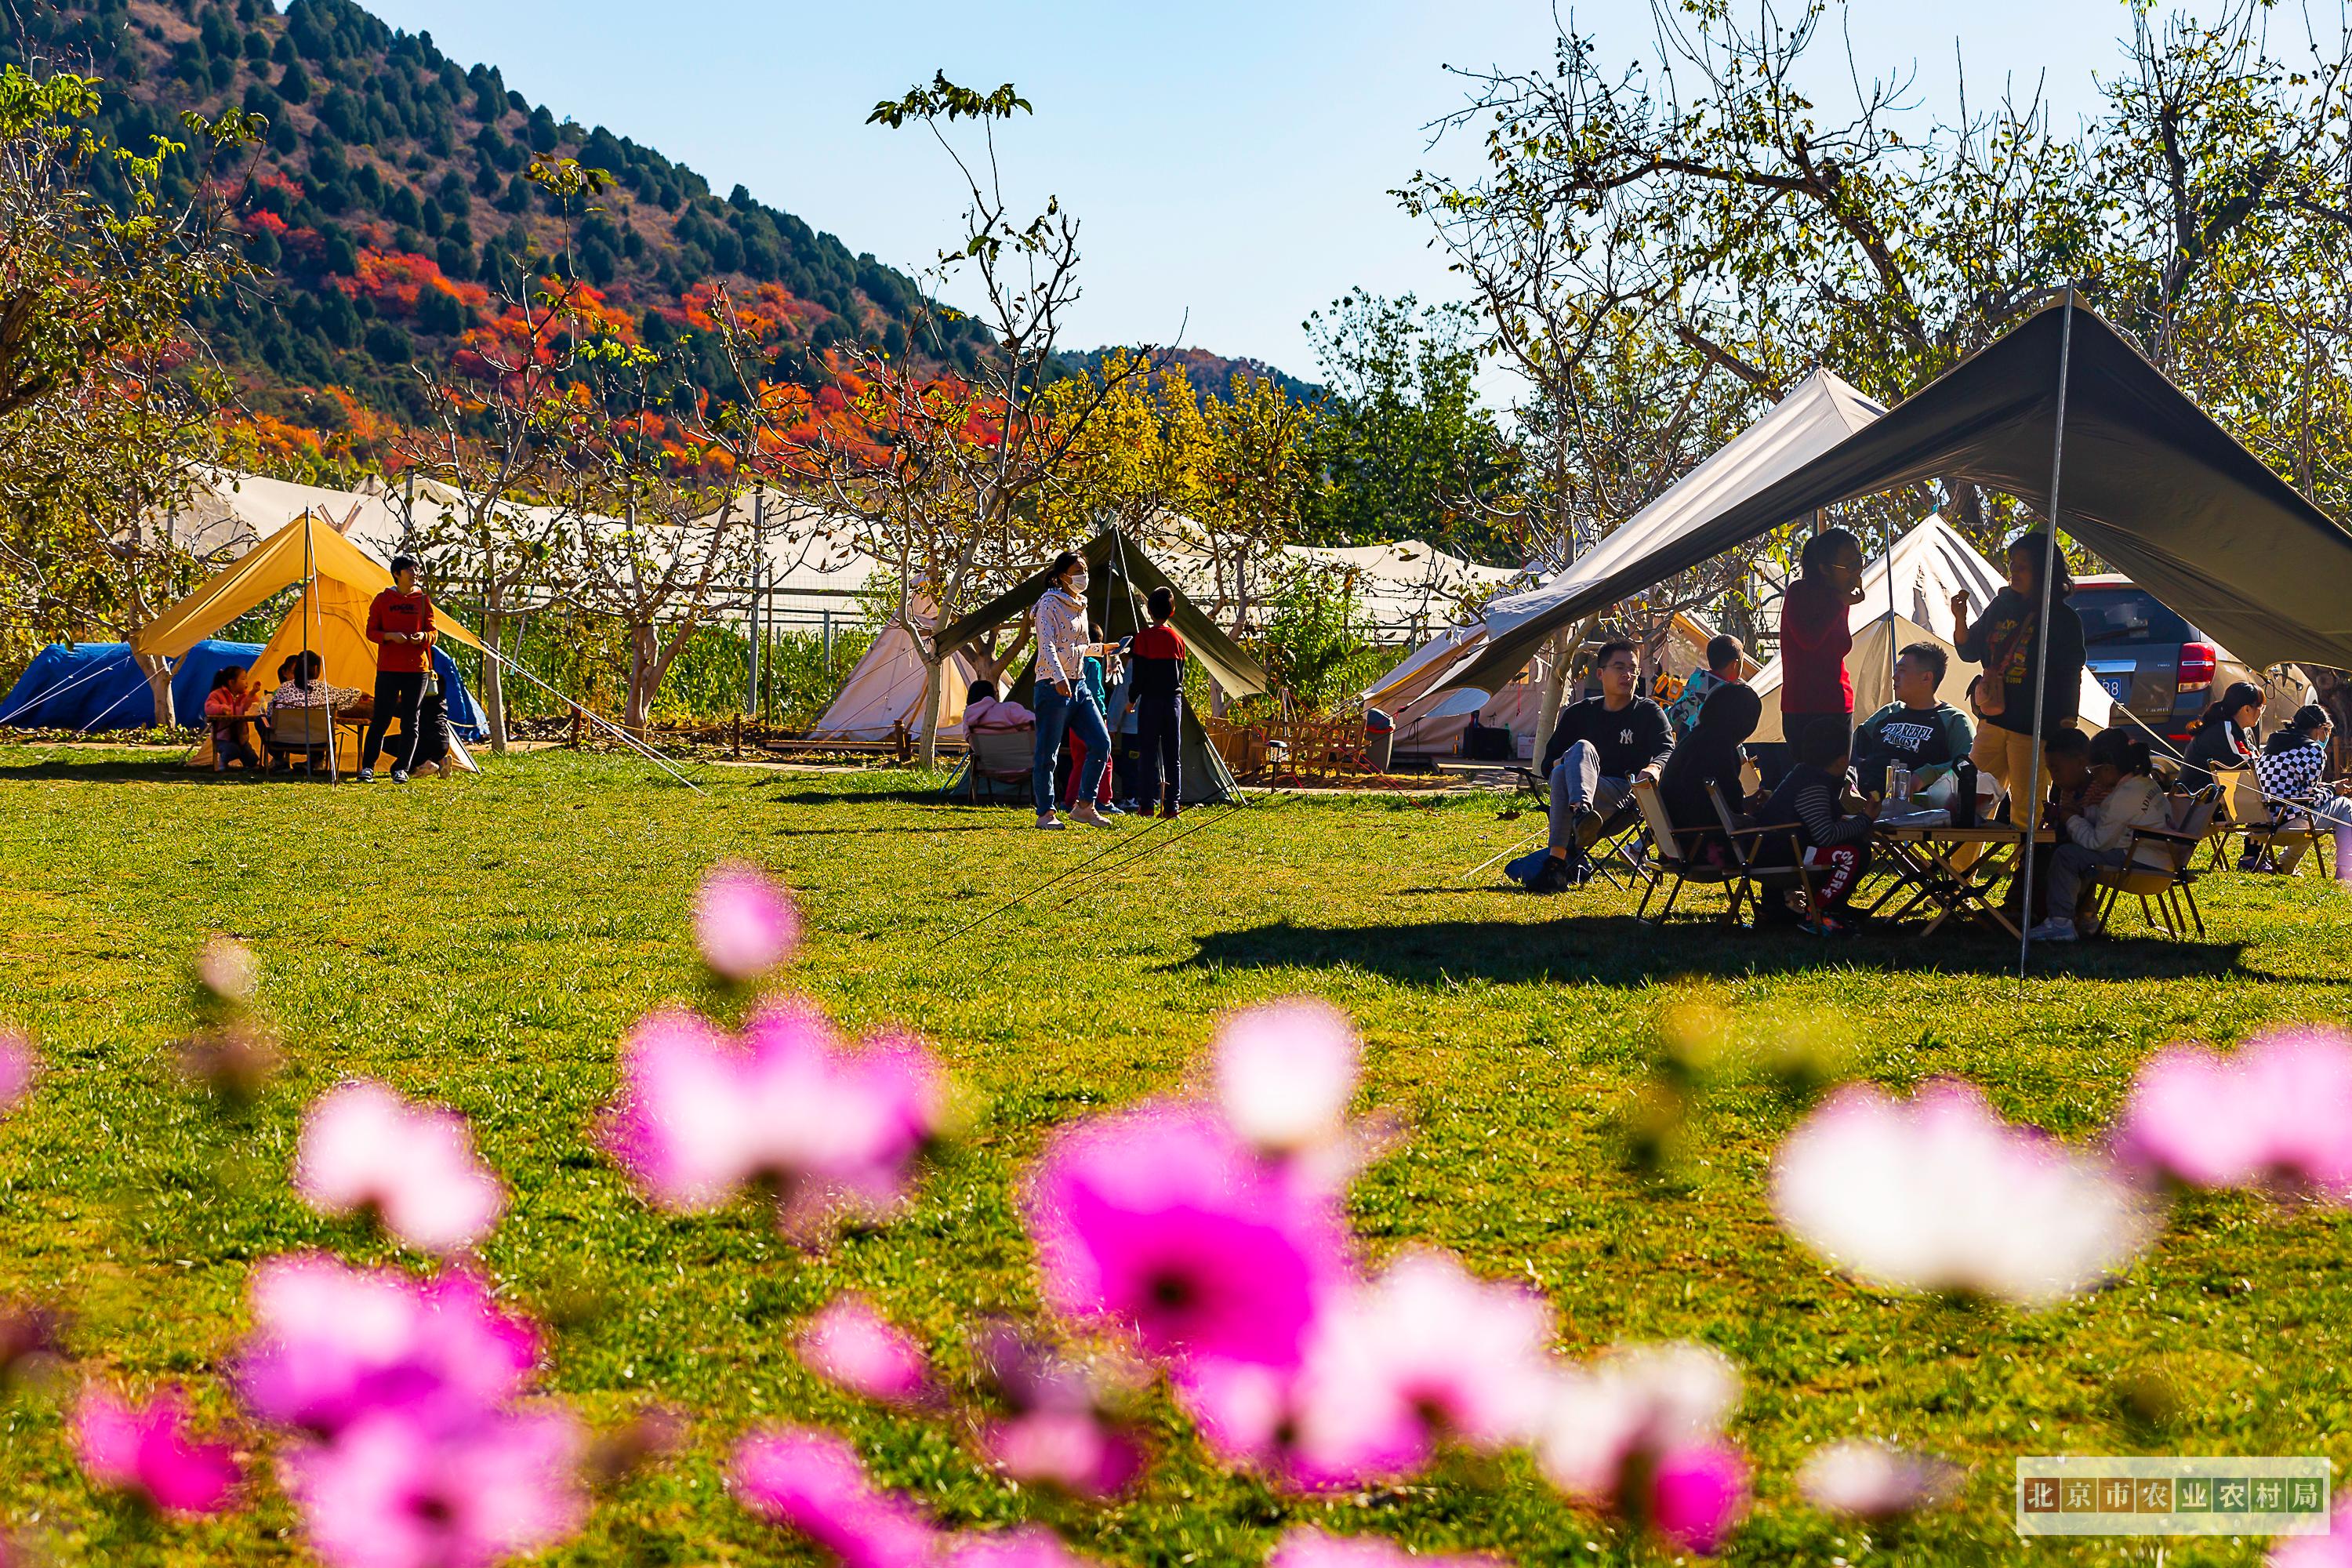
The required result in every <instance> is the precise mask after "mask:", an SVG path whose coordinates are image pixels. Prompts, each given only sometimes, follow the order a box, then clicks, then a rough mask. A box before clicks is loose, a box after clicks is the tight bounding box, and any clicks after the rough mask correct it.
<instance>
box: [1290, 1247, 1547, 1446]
mask: <svg viewBox="0 0 2352 1568" xmlns="http://www.w3.org/2000/svg"><path fill="white" fill-rule="evenodd" d="M1551 1332H1552V1312H1551V1307H1550V1304H1549V1302H1547V1301H1546V1300H1543V1298H1542V1297H1540V1296H1538V1295H1536V1294H1534V1293H1532V1292H1530V1291H1528V1290H1525V1289H1520V1288H1519V1287H1517V1286H1515V1285H1508V1284H1490V1283H1488V1282H1486V1281H1485V1280H1481V1279H1476V1278H1475V1277H1473V1276H1472V1275H1471V1274H1470V1273H1469V1272H1468V1271H1467V1270H1465V1268H1463V1267H1462V1266H1461V1264H1460V1263H1458V1262H1457V1261H1455V1260H1454V1258H1452V1257H1451V1256H1450V1255H1448V1254H1445V1253H1442V1252H1435V1251H1430V1250H1426V1249H1419V1248H1416V1249H1412V1250H1409V1251H1406V1252H1404V1253H1402V1254H1400V1255H1399V1256H1398V1257H1397V1258H1396V1259H1395V1260H1394V1261H1393V1262H1391V1264H1390V1265H1389V1266H1388V1268H1386V1269H1385V1270H1384V1271H1383V1272H1382V1273H1381V1276H1380V1277H1379V1278H1378V1279H1375V1280H1373V1281H1372V1282H1371V1283H1370V1284H1369V1285H1366V1286H1364V1287H1361V1288H1360V1289H1355V1290H1352V1291H1350V1292H1349V1293H1347V1294H1346V1295H1344V1296H1342V1297H1340V1298H1339V1300H1336V1301H1335V1302H1334V1304H1333V1305H1332V1306H1331V1307H1330V1308H1329V1309H1328V1310H1326V1311H1324V1312H1323V1313H1322V1315H1321V1316H1320V1317H1319V1318H1318V1320H1317V1321H1316V1324H1315V1327H1314V1330H1313V1331H1312V1332H1311V1334H1310V1335H1309V1338H1308V1342H1307V1354H1306V1362H1305V1365H1304V1367H1303V1368H1302V1370H1301V1372H1300V1374H1299V1378H1298V1384H1297V1392H1296V1394H1295V1398H1296V1401H1297V1436H1296V1446H1297V1447H1296V1453H1295V1456H1294V1459H1293V1463H1294V1466H1295V1468H1297V1471H1298V1473H1299V1475H1300V1477H1301V1479H1306V1480H1308V1481H1310V1482H1314V1483H1318V1484H1323V1483H1328V1484H1343V1485H1344V1484H1352V1483H1354V1482H1358V1481H1361V1480H1366V1479H1373V1478H1383V1477H1396V1476H1402V1475H1408V1474H1411V1473H1412V1472H1414V1471H1417V1470H1419V1469H1421V1468H1423V1467H1424V1466H1426V1465H1427V1464H1428V1463H1429V1461H1430V1459H1431V1458H1432V1456H1433V1452H1434V1450H1435V1447H1436V1446H1437V1445H1438V1444H1439V1443H1440V1442H1442V1441H1454V1442H1459V1443H1462V1444H1463V1445H1465V1447H1471V1448H1474V1449H1476V1450H1478V1451H1480V1452H1483V1453H1495V1452H1498V1451H1500V1450H1501V1449H1503V1448H1506V1447H1510V1446H1512V1445H1513V1444H1516V1443H1518V1442H1521V1441H1523V1440H1525V1439H1526V1438H1528V1437H1529V1436H1532V1435H1533V1433H1534V1431H1535V1429H1536V1427H1537V1426H1538V1423H1539V1422H1540V1420H1541V1418H1542V1416H1543V1415H1544V1409H1545V1403H1546V1395H1547V1394H1548V1392H1549V1383H1550V1378H1551Z"/></svg>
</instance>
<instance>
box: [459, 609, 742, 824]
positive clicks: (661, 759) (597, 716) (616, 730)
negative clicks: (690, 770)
mask: <svg viewBox="0 0 2352 1568" xmlns="http://www.w3.org/2000/svg"><path fill="white" fill-rule="evenodd" d="M482 653H483V655H484V657H486V658H494V659H497V660H498V661H499V668H502V669H511V670H513V671H514V672H515V673H516V674H517V675H520V676H521V677H522V678H523V679H525V680H528V681H530V683H531V684H532V685H533V686H536V687H538V688H539V689H541V691H544V692H546V693H547V694H548V695H549V696H551V697H553V698H555V699H556V700H559V701H561V702H562V703H563V704H564V705H565V706H567V707H569V708H571V709H572V710H574V711H575V712H577V713H579V714H580V715H581V716H582V717H583V718H584V719H586V720H587V721H589V722H591V723H593V724H596V725H599V726H601V727H602V728H604V730H606V731H610V732H611V733H612V734H614V735H615V736H617V737H618V738H619V739H620V741H621V742H622V743H623V744H625V745H626V746H628V747H630V748H631V749H633V750H634V751H635V752H638V753H639V754H641V755H643V756H645V757H646V758H647V759H649V760H650V761H652V763H654V764H655V765H656V767H658V768H660V769H661V771H662V772H664V773H667V774H668V775H669V776H670V777H672V778H674V779H676V780H677V782H678V783H680V784H684V785H685V786H686V787H687V788H688V789H690V790H692V791H693V792H694V793H695V794H697V795H701V794H704V793H705V791H704V790H703V787H702V786H701V785H700V784H696V783H695V782H694V781H693V780H692V779H690V778H688V777H687V776H686V775H685V774H684V773H679V772H678V771H677V769H676V768H674V767H672V766H670V763H669V759H668V758H667V757H665V756H663V755H662V754H661V753H660V752H656V751H655V750H654V749H653V748H652V747H651V746H649V745H647V744H646V743H645V742H643V741H640V740H638V739H637V738H636V737H635V735H632V734H630V733H629V732H628V731H626V730H624V729H622V728H621V727H620V726H619V725H618V724H615V723H614V722H613V721H611V720H609V719H607V718H605V717H604V715H603V714H602V713H599V712H597V711H596V710H594V709H593V708H591V707H589V706H588V705H587V704H586V703H584V702H583V701H581V700H578V699H577V698H573V697H566V696H565V695H564V694H563V693H562V692H561V691H558V690H557V689H555V688H554V687H552V686H550V685H549V684H548V683H547V682H546V681H544V680H541V679H540V678H539V677H538V676H536V675H533V674H532V673H531V672H530V670H528V669H526V668H523V667H522V666H521V665H520V664H517V663H516V662H515V661H514V660H513V659H510V658H507V657H506V656H505V655H504V654H501V653H499V651H498V650H496V649H495V648H492V647H490V646H489V645H488V644H487V643H485V644H484V645H482Z"/></svg>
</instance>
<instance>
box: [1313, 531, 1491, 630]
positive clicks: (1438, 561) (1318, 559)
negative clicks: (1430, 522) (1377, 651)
mask: <svg viewBox="0 0 2352 1568" xmlns="http://www.w3.org/2000/svg"><path fill="white" fill-rule="evenodd" d="M1282 553H1283V556H1284V558H1285V560H1286V562H1288V563H1289V564H1290V565H1292V566H1293V567H1295V568H1297V569H1300V570H1303V571H1308V572H1315V573H1319V574H1323V575H1324V576H1326V577H1328V578H1330V579H1332V580H1334V581H1335V582H1339V583H1342V584H1345V585H1346V587H1347V589H1348V591H1349V595H1350V596H1351V597H1352V598H1353V600H1354V603H1355V614H1356V618H1357V620H1358V621H1359V622H1360V624H1361V625H1362V626H1365V627H1366V628H1367V629H1369V630H1370V631H1371V632H1373V633H1374V634H1375V635H1378V634H1381V633H1387V634H1391V635H1401V636H1403V637H1412V636H1417V635H1419V634H1420V632H1421V631H1423V629H1425V628H1426V627H1427V626H1429V625H1430V624H1431V623H1432V622H1444V621H1450V620H1452V619H1453V618H1454V616H1457V615H1460V614H1461V613H1462V611H1463V609H1464V607H1465V605H1475V603H1476V601H1477V600H1478V599H1479V598H1480V597H1481V596H1482V595H1486V594H1489V593H1492V592H1493V591H1494V590H1496V589H1497V588H1499V587H1501V586H1502V585H1503V584H1506V583H1509V582H1512V581H1513V580H1515V579H1517V578H1518V577H1521V576H1524V575H1526V574H1525V573H1524V571H1522V570H1521V569H1519V568H1517V567H1510V566H1482V565H1480V564H1479V563H1476V562H1475V561H1466V560H1465V559H1463V558H1462V557H1461V556H1459V555H1450V554H1448V553H1446V552H1444V551H1443V550H1440V549H1438V548H1437V547H1436V546H1435V545H1433V544H1429V543H1426V542H1423V541H1422V540H1418V539H1400V540H1395V541H1392V542H1389V543H1386V544H1345V545H1310V544H1290V545H1285V546H1284V547H1283V552H1282Z"/></svg>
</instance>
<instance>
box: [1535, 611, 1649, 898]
mask: <svg viewBox="0 0 2352 1568" xmlns="http://www.w3.org/2000/svg"><path fill="white" fill-rule="evenodd" d="M1600 675H1601V695H1600V696H1598V697H1588V698H1586V699H1585V700H1583V701H1581V702H1571V703H1570V704H1569V705H1568V706H1567V707H1565V708H1563V709H1561V710H1559V722H1558V723H1557V724H1555V725H1553V726H1552V731H1551V743H1550V744H1549V745H1548V746H1546V747H1545V748H1544V755H1543V765H1544V772H1545V773H1547V774H1549V776H1550V779H1551V847H1550V852H1549V854H1547V855H1546V856H1545V857H1544V860H1543V863H1542V864H1541V865H1540V866H1538V867H1537V868H1535V871H1534V874H1533V875H1532V876H1530V877H1528V891H1530V892H1537V893H1557V892H1559V891H1560V890H1561V889H1565V888H1571V887H1575V886H1577V885H1579V884H1580V883H1582V882H1584V881H1585V880H1586V879H1589V878H1590V877H1591V874H1592V867H1591V861H1590V860H1589V859H1587V858H1586V857H1585V850H1586V849H1587V848H1588V847H1591V844H1592V842H1593V840H1594V839H1596V838H1598V837H1600V834H1601V824H1602V823H1604V822H1605V821H1607V820H1608V818H1609V816H1611V814H1612V813H1613V812H1615V811H1616V809H1617V808H1618V807H1619V806H1621V805H1624V804H1625V800H1626V797H1627V796H1628V795H1631V794H1632V793H1633V781H1634V780H1635V779H1636V778H1638V777H1640V776H1641V775H1643V774H1644V773H1646V774H1648V775H1649V776H1651V777H1652V778H1655V777H1656V776H1657V773H1658V770H1659V769H1660V768H1663V767H1664V766H1665V763H1666V758H1667V757H1669V756H1671V755H1672V754H1673V753H1674V749H1675V728H1674V725H1673V723H1672V722H1671V721H1668V719H1667V718H1666V710H1664V709H1663V708H1661V707H1659V706H1658V705H1657V704H1656V703H1655V702H1653V701H1651V700H1649V699H1648V698H1646V697H1641V696H1637V695H1635V692H1636V689H1638V687H1639V685H1640V683H1641V666H1640V664H1639V661H1638V660H1637V659H1636V658H1635V657H1634V653H1633V644H1632V643H1630V642H1623V641H1617V642H1606V643H1603V644H1601V657H1600Z"/></svg>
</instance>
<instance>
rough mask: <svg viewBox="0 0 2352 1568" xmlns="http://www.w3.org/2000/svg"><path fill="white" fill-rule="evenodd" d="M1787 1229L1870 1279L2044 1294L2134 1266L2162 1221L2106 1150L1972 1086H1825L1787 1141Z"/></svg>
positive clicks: (2053, 1296) (1776, 1196)
mask: <svg viewBox="0 0 2352 1568" xmlns="http://www.w3.org/2000/svg"><path fill="white" fill-rule="evenodd" d="M1772 1202H1773V1208H1774V1210H1775V1211H1776V1212H1777V1213H1778V1214H1779V1215H1780V1223H1781V1224H1782V1225H1783V1226H1786V1227H1787V1228H1788V1230H1789V1232H1790V1234H1791V1235H1792V1236H1794V1237H1796V1238H1797V1239H1798V1240H1799V1241H1801V1242H1802V1243H1803V1244H1804V1245H1805V1246H1806V1247H1810V1248H1811V1250H1812V1251H1814V1252H1816V1253H1818V1254H1820V1255H1821V1256H1822V1258H1826V1259H1828V1260H1829V1261H1830V1262H1831V1263H1832V1264H1834V1265H1836V1266H1837V1267H1838V1268H1841V1269H1843V1270H1844V1271H1845V1272H1846V1273H1848V1274H1850V1275H1852V1276H1853V1277H1854V1278H1855V1279H1859V1280H1862V1281H1864V1282H1865V1283H1867V1284H1871V1285H1875V1286H1879V1287H1882V1288H1885V1289H1895V1290H1928V1291H1948V1292H1952V1293H1955V1294H1967V1295H1979V1296H1989V1297H1992V1298H1994V1299H1996V1300H2002V1301H2007V1302H2010V1303H2011V1304H2013V1305H2016V1306H2020V1307H2028V1308H2039V1307H2049V1306H2053V1305H2054V1304H2056V1303H2057V1302H2060V1301H2063V1300H2066V1299H2067V1298H2068V1297H2070V1296H2073V1295H2074V1294H2076V1293H2078V1292H2080V1291H2083V1290H2086V1289H2090V1288H2091V1287H2092V1286H2094V1285H2096V1284H2098V1283H2099V1282H2100V1281H2101V1280H2103V1279H2105V1278H2107V1277H2108V1276H2110V1275H2112V1274H2114V1273H2116V1271H2118V1270H2120V1269H2121V1268H2124V1267H2125V1266H2126V1265H2127V1264H2128V1263H2129V1262H2130V1261H2131V1259H2132V1258H2133V1257H2134V1256H2135V1255H2137V1253H2138V1252H2139V1250H2140V1249H2141V1248H2142V1247H2145V1246H2147V1243H2148V1241H2149V1239H2150V1238H2151V1237H2153V1236H2154V1234H2155V1231H2156V1217H2155V1215H2153V1214H2152V1213H2151V1212H2150V1210H2149V1208H2148V1207H2147V1201H2146V1199H2145V1197H2144V1196H2143V1194H2141V1193H2140V1191H2139V1190H2138V1189H2137V1187H2136V1186H2135V1185H2134V1184H2132V1183H2130V1182H2129V1181H2127V1180H2126V1178H2125V1177H2124V1175H2123V1174H2122V1173H2121V1172H2120V1171H2119V1170H2118V1169H2117V1168H2116V1166H2115V1165H2114V1164H2113V1163H2110V1162H2109V1161H2108V1160H2106V1159H2105V1158H2104V1157H2102V1156H2098V1155H2094V1154H2088V1153H2084V1152H2080V1151H2077V1150H2074V1149H2070V1148H2068V1147H2067V1146H2066V1145H2064V1144H2063V1143H2060V1142H2057V1141H2056V1140H2054V1139H2053V1138H2051V1137H2049V1136H2048V1135H2047V1134H2045V1133H2043V1132H2042V1131H2041V1130H2039V1129H2038V1128H2032V1127H2022V1126H2017V1125H2014V1124H2012V1123H2010V1122H2007V1121H2002V1120H2001V1119H2000V1115H1999V1114H1998V1113H1996V1112H1995V1111H1994V1110H1993V1109H1992V1107H1991V1106H1990V1104H1988V1103H1987V1102H1986V1100H1985V1098H1984V1096H1983V1095H1982V1094H1980V1093H1979V1092H1978V1090H1977V1089H1975V1088H1973V1087H1972V1086H1970V1085H1969V1084H1965V1083H1958V1082H1944V1083H1938V1084H1936V1085H1932V1086H1930V1087H1929V1088H1927V1089H1923V1090H1921V1091H1920V1093H1919V1094H1918V1095H1917V1097H1916V1098H1915V1099H1913V1100H1909V1101H1904V1100H1894V1099H1891V1098H1889V1097H1888V1096H1886V1095H1884V1094H1882V1093H1880V1092H1879V1091H1878V1090H1877V1089H1873V1088H1870V1087H1868V1086H1867V1085H1853V1086H1849V1087H1848V1088H1846V1089H1842V1090H1840V1091H1839V1092H1838V1093H1837V1094H1835V1095H1833V1096H1832V1097H1831V1099H1830V1100H1827V1101H1826V1102H1824V1103H1823V1104H1822V1106H1821V1107H1820V1108H1819V1109H1818V1110H1815V1111H1814V1112H1813V1113H1812V1114H1811V1116H1809V1117H1807V1118H1806V1119H1805V1121H1803V1122H1802V1123H1801V1125H1799V1127H1798V1128H1797V1130H1796V1131H1793V1132H1791V1133H1790V1135H1789V1138H1788V1140H1787V1142H1783V1143H1782V1144H1781V1145H1780V1152H1779V1153H1778V1154H1777V1155H1776V1156H1775V1157H1774V1160H1773V1169H1772Z"/></svg>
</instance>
